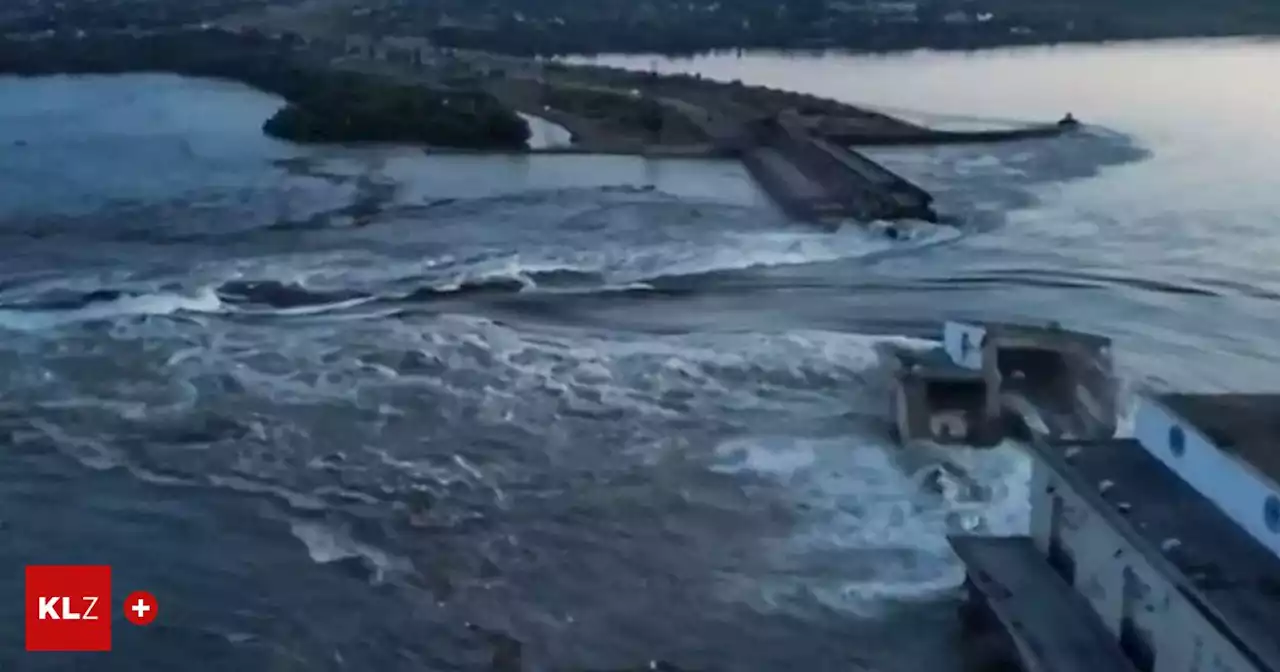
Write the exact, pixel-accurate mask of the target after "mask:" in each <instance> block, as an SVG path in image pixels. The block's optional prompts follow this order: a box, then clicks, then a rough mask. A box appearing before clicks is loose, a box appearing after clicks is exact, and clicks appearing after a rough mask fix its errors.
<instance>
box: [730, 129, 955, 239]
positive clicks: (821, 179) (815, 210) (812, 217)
mask: <svg viewBox="0 0 1280 672" xmlns="http://www.w3.org/2000/svg"><path fill="white" fill-rule="evenodd" d="M738 143H739V146H738V153H739V156H740V157H741V158H742V161H743V163H744V164H745V165H746V167H747V170H748V171H750V173H751V175H752V177H753V178H754V179H755V180H756V181H757V182H758V183H759V184H760V186H761V187H762V188H763V189H764V190H765V191H766V192H767V193H768V194H769V196H770V197H771V198H772V199H773V200H774V201H775V202H776V203H777V204H778V206H779V207H780V208H782V210H783V211H784V212H786V213H787V215H789V216H791V217H793V218H795V219H800V220H804V221H812V222H818V223H828V224H832V223H838V222H840V221H847V220H850V219H853V220H858V221H864V222H869V221H874V220H892V219H920V220H924V221H930V222H934V221H937V218H938V215H937V213H936V212H935V211H934V209H933V197H932V195H930V194H929V192H927V191H925V190H924V189H921V188H920V187H918V186H916V185H915V184H912V183H911V182H909V181H908V180H906V179H905V178H903V177H901V176H899V175H897V174H895V173H893V172H892V171H890V170H889V169H887V168H885V167H884V166H881V165H880V164H878V163H876V162H875V161H872V160H871V159H869V158H867V157H866V156H863V155H862V154H860V153H858V152H856V151H854V150H852V149H848V148H845V147H842V146H839V145H836V144H834V143H832V142H830V141H828V140H826V139H823V138H821V137H818V136H816V135H813V134H812V133H810V132H809V131H807V130H806V129H804V128H803V127H802V126H800V125H799V124H796V123H792V122H791V121H790V120H788V119H786V118H783V117H767V118H764V119H760V120H755V121H752V122H750V123H748V124H745V125H744V128H743V131H742V134H741V137H740V138H739V139H738Z"/></svg>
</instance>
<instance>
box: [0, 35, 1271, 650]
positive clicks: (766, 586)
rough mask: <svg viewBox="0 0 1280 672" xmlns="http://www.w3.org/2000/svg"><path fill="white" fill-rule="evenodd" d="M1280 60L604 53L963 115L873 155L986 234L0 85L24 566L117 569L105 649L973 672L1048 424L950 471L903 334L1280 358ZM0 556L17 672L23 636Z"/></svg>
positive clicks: (643, 165)
mask: <svg viewBox="0 0 1280 672" xmlns="http://www.w3.org/2000/svg"><path fill="white" fill-rule="evenodd" d="M1278 52H1280V46H1278V45H1275V44H1268V43H1261V42H1211V43H1205V42H1178V43H1158V44H1130V45H1122V46H1075V47H1065V48H1058V49H1029V50H1003V51H993V52H987V53H982V54H977V55H964V54H931V53H916V54H909V55H901V56H889V57H865V56H860V57H854V56H837V55H830V56H783V55H769V54H756V55H749V56H746V57H743V58H735V57H723V56H712V57H705V58H700V59H696V60H693V61H655V59H653V58H650V57H637V58H632V59H609V60H611V61H612V62H615V63H618V62H626V63H630V64H635V65H637V66H638V67H642V68H646V69H647V68H649V67H651V66H652V65H654V64H655V63H656V65H657V66H658V67H660V68H662V69H689V68H696V69H697V70H698V71H700V72H703V73H704V74H705V75H707V76H712V77H723V78H727V79H734V78H738V79H742V80H744V81H749V82H755V83H765V84H770V83H771V84H774V85H785V86H788V87H792V88H803V89H806V90H809V91H813V92H816V93H822V94H826V95H832V96H835V97H839V98H842V99H845V100H849V101H854V102H863V103H868V104H873V105H877V106H883V107H884V108H885V109H888V110H896V111H903V110H906V111H909V112H910V113H911V114H913V115H917V116H920V117H922V118H927V119H930V120H934V121H936V122H937V123H943V124H958V123H973V122H974V121H975V119H976V120H978V121H982V122H987V121H990V122H992V123H1004V122H1007V121H1023V120H1027V121H1034V120H1050V119H1056V118H1058V117H1059V116H1061V115H1062V114H1063V113H1064V112H1066V111H1068V110H1070V111H1071V112H1073V113H1074V114H1075V115H1076V116H1077V117H1079V118H1080V119H1082V120H1083V121H1085V122H1087V123H1089V124H1090V126H1089V128H1088V129H1087V131H1086V132H1085V133H1083V134H1081V135H1076V136H1069V137H1062V138H1057V139H1052V140H1042V141H1034V142H1028V143H1022V144H1012V145H1003V146H997V147H978V146H974V147H947V148H942V149H931V148H913V149H892V150H883V149H882V150H876V151H875V152H874V155H875V156H876V157H877V158H879V159H882V160H883V161H885V162H886V163H887V164H889V165H890V166H891V167H892V168H893V169H895V170H897V171H899V172H901V173H903V174H904V175H906V176H908V177H910V178H912V179H914V180H917V181H919V182H920V183H921V184H922V185H924V186H926V187H927V188H929V189H931V190H933V191H934V192H935V193H936V194H937V195H938V197H939V205H940V209H941V210H943V211H944V213H946V214H947V215H948V216H949V217H950V218H951V219H952V220H953V221H955V222H956V223H957V224H956V225H954V226H950V225H949V226H935V225H929V224H924V223H919V224H915V225H911V226H909V227H908V232H909V235H908V236H906V237H905V239H902V240H890V239H888V238H886V237H885V236H883V235H880V234H878V233H876V232H875V231H874V230H868V229H867V228H866V227H863V226H861V225H856V224H853V225H849V226H847V227H844V228H842V229H841V230H839V231H836V232H825V231H817V230H813V229H811V228H807V227H804V226H801V225H798V224H792V223H789V222H787V221H786V220H785V218H784V217H782V216H781V215H780V214H778V213H777V212H776V210H775V209H774V208H773V207H772V206H771V205H770V204H769V203H768V201H767V199H766V198H765V197H764V196H763V195H762V194H761V192H760V191H759V190H758V189H757V188H756V187H755V186H754V185H752V184H751V182H750V180H749V179H748V177H747V176H746V174H745V172H744V171H743V170H742V169H741V168H740V167H739V166H737V165H734V164H731V163H721V162H711V161H671V160H665V161H658V160H643V159H639V158H627V157H590V156H510V157H501V158H497V157H478V156H451V157H443V156H426V155H424V154H423V153H422V152H420V151H418V150H415V149H411V148H387V147H383V148H359V149H357V148H341V147H329V148H299V147H294V146H290V145H287V144H284V143H279V142H276V141H274V140H271V139H269V138H265V137H263V136H262V135H261V133H260V130H259V128H260V125H261V122H262V119H264V118H265V117H266V116H269V115H270V113H271V112H272V111H273V110H274V109H275V108H276V107H277V106H278V105H279V100H278V99H275V98H273V97H271V96H266V95H263V94H260V93H257V92H254V91H251V90H248V89H244V88H242V87H238V86H233V85H229V84H223V83H209V82H201V81H192V80H183V79H179V78H174V77H162V76H152V75H147V76H130V77H116V78H48V79H39V80H0V148H3V151H2V152H0V170H3V173H4V175H5V176H6V180H5V181H4V182H3V183H0V239H3V243H2V244H0V250H3V252H0V254H3V255H4V259H3V263H2V264H0V361H2V362H3V369H2V370H3V371H4V378H3V381H4V394H3V395H0V432H2V433H0V436H3V437H5V439H4V441H5V445H4V452H3V453H0V535H3V536H4V539H5V542H6V543H5V544H3V545H0V559H2V560H3V561H4V563H5V564H6V566H10V567H17V566H19V565H22V564H30V563H44V564H49V563H109V564H112V565H113V566H114V568H115V576H114V579H113V584H114V586H115V590H116V591H117V599H119V598H120V597H122V596H123V594H124V593H125V592H128V591H130V590H135V589H146V590H150V591H151V592H153V593H154V594H155V595H156V597H157V600H158V602H159V604H160V616H159V619H158V620H157V622H156V623H155V624H154V625H152V626H150V627H148V628H145V629H142V628H133V627H130V626H128V625H127V624H126V623H125V622H124V621H123V619H118V620H117V622H116V631H115V645H116V649H117V652H116V653H114V654H112V655H111V656H110V657H104V658H102V659H101V664H100V665H97V666H96V667H95V669H103V670H115V669H119V670H126V669H127V670H134V669H140V668H145V667H155V668H158V669H176V668H181V669H186V670H215V669H217V670H221V669H228V668H230V667H232V666H241V667H244V668H246V669H272V670H342V669H383V670H414V671H415V672H418V671H421V670H436V669H439V670H445V669H448V670H458V669H476V670H482V669H488V664H489V656H490V653H491V651H492V648H493V644H492V642H491V641H489V640H488V639H487V638H486V637H483V636H481V635H480V634H479V633H477V632H475V631H473V630H471V629H468V628H467V627H465V623H466V622H468V621H470V622H474V623H478V624H481V625H482V626H483V627H485V628H487V629H489V630H497V631H502V632H505V633H507V635H508V636H510V637H513V638H516V639H519V640H521V641H522V642H524V645H525V654H526V657H527V658H528V660H529V668H530V669H539V670H570V669H610V668H615V669H616V668H621V667H627V666H637V665H642V664H645V663H646V662H647V661H649V660H651V659H665V660H670V661H672V662H674V663H677V664H680V665H683V666H686V667H688V668H693V669H698V668H714V669H723V670H775V669H824V670H825V669H867V670H875V671H878V672H896V671H898V670H901V671H903V672H907V671H915V670H921V669H928V670H937V671H939V672H946V671H948V670H953V669H956V664H957V661H956V660H955V655H954V653H955V647H954V637H956V636H957V633H956V632H955V629H954V619H953V614H954V608H955V604H956V590H955V589H956V586H957V584H958V583H959V581H960V578H961V576H962V572H961V568H960V567H959V566H958V564H957V563H956V561H955V560H954V558H953V557H952V556H951V554H950V552H949V551H948V549H947V546H946V543H945V539H944V535H945V534H946V533H947V532H948V531H949V530H954V529H957V527H958V526H964V527H971V526H973V525H975V524H980V525H983V526H984V527H985V528H986V529H988V530H991V531H994V532H1006V533H1015V532H1018V531H1020V530H1022V529H1025V526H1026V522H1027V521H1026V499H1025V498H1026V487H1027V471H1028V468H1027V464H1026V460H1025V459H1024V458H1023V457H1022V456H1021V455H1020V454H1019V452H1018V450H1017V447H1016V446H1012V445H1003V446H1001V447H999V448H997V449H995V450H993V451H987V452H972V453H969V452H965V453H962V454H961V455H960V456H959V459H961V460H963V461H965V462H966V463H967V464H968V466H969V468H970V469H971V471H972V472H973V473H974V474H975V475H976V476H977V477H978V478H979V479H980V480H982V481H983V482H984V483H986V484H987V485H989V486H990V491H991V492H990V496H989V498H986V499H983V500H981V501H962V500H958V499H956V498H955V497H953V496H951V495H950V494H948V495H947V496H943V497H930V496H927V495H925V494H922V491H921V489H920V488H919V487H918V483H917V481H918V479H919V477H920V475H907V474H903V473H901V472H900V471H898V469H897V468H895V466H894V465H893V464H892V463H891V462H890V460H889V459H888V457H887V453H886V450H885V448H886V442H885V439H884V429H883V428H884V421H885V406H886V403H885V402H886V400H885V398H884V397H885V391H886V387H885V381H884V380H883V379H881V378H880V377H879V376H878V375H877V374H876V373H875V371H874V367H873V364H874V361H875V356H874V347H875V345H876V344H878V343H882V342H885V341H897V342H909V343H916V342H920V340H919V339H921V338H924V337H928V336H930V335H931V334H932V333H933V332H934V330H935V329H936V327H937V324H938V322H939V321H940V320H942V319H946V318H950V317H970V318H977V319H1029V318H1038V319H1058V320H1060V321H1062V322H1063V323H1064V324H1066V325H1067V326H1071V327H1076V328H1083V329H1089V330H1093V331H1097V332H1100V333H1104V334H1107V335H1110V336H1112V337H1113V338H1115V339H1116V341H1117V344H1118V347H1117V350H1118V359H1119V365H1120V366H1121V368H1122V372H1123V373H1124V375H1125V379H1126V384H1127V385H1128V386H1129V387H1131V388H1138V387H1159V388H1167V387H1191V388H1194V389H1202V390H1204V389H1208V390H1221V389H1229V388H1230V389H1259V388H1263V387H1266V386H1267V385H1268V383H1269V382H1270V381H1272V380H1274V379H1275V377H1276V373H1277V364H1278V362H1277V355H1276V354H1275V348H1274V347H1273V345H1272V344H1273V334H1275V333H1276V329H1277V326H1278V323H1280V316H1278V314H1277V311H1276V309H1275V307H1276V303H1275V300H1276V297H1277V292H1280V271H1277V270H1276V269H1275V264H1274V261H1273V260H1274V259H1275V258H1276V248H1277V245H1278V243H1277V240H1278V239H1277V236H1276V235H1275V234H1274V233H1273V231H1274V230H1275V228H1276V227H1277V226H1278V225H1280V214H1278V213H1277V208H1276V207H1275V206H1276V197H1275V196H1274V188H1273V187H1272V186H1271V184H1270V182H1271V179H1270V176H1272V175H1274V174H1276V172H1277V169H1280V135H1278V133H1280V132H1278V131H1277V129H1276V128H1275V126H1274V125H1273V124H1271V120H1272V119H1274V117H1275V113H1276V111H1277V109H1276V106H1277V105H1278V104H1280V103H1278V102H1277V101H1280V98H1278V97H1277V96H1275V91H1274V87H1272V86H1269V85H1266V84H1265V82H1266V81H1269V79H1267V77H1266V73H1265V71H1264V69H1263V68H1264V64H1265V63H1273V62H1275V60H1276V58H1277V56H1280V53H1278ZM19 576H20V572H17V571H14V572H9V573H6V574H5V575H4V576H3V577H0V605H5V606H4V607H2V608H4V609H8V610H9V611H8V612H7V613H6V616H7V618H6V620H5V622H6V623H8V624H9V625H8V626H6V627H5V628H3V629H0V668H4V669H11V668H12V669H23V670H45V669H64V668H62V667H59V666H60V665H66V664H68V663H69V662H71V659H64V658H60V657H58V656H53V657H44V656H41V657H30V656H27V655H25V654H21V653H18V652H19V651H20V650H21V638H22V632H21V628H20V626H19V624H20V623H21V616H20V615H19V607H18V605H19V604H20V603H21V599H20V595H21V592H22V586H21V581H20V579H19V578H18V577H19Z"/></svg>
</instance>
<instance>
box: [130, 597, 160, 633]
mask: <svg viewBox="0 0 1280 672" xmlns="http://www.w3.org/2000/svg"><path fill="white" fill-rule="evenodd" d="M159 610H160V605H159V604H157V603H156V597H155V596H154V595H152V594H151V593H148V592H147V591H145V590H139V591H137V592H134V593H129V597H126V598H124V617H125V618H127V619H129V622H130V623H132V624H134V625H148V624H149V623H151V621H154V620H156V612H158V611H159Z"/></svg>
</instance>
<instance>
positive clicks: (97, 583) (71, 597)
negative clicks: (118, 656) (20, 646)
mask: <svg viewBox="0 0 1280 672" xmlns="http://www.w3.org/2000/svg"><path fill="white" fill-rule="evenodd" d="M26 622H27V650H28V651H110V650H111V567H109V566H105V565H28V566H27V582H26Z"/></svg>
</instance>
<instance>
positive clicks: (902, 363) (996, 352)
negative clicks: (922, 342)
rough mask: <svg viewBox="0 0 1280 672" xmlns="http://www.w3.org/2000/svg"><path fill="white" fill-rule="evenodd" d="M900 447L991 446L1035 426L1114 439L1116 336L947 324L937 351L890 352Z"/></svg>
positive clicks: (1050, 326) (1076, 435)
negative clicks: (931, 444) (1113, 342)
mask: <svg viewBox="0 0 1280 672" xmlns="http://www.w3.org/2000/svg"><path fill="white" fill-rule="evenodd" d="M887 363H888V365H889V366H890V369H891V371H892V372H893V379H894V388H895V389H894V393H893V402H892V405H893V413H894V416H893V417H894V429H895V431H896V433H897V438H898V440H899V441H900V442H902V443H911V442H914V441H933V442H935V443H943V444H957V443H962V444H969V445H977V446H990V445H994V444H996V443H999V441H1000V440H1002V439H1003V438H1004V437H1006V436H1009V435H1014V436H1024V435H1025V434H1027V433H1028V432H1030V433H1035V434H1042V435H1049V436H1055V437H1073V438H1081V439H1084V438H1109V437H1111V436H1113V435H1114V434H1115V430H1116V421H1117V416H1118V409H1117V399H1116V397H1117V393H1116V383H1115V379H1114V376H1113V373H1112V361H1111V342H1110V340H1109V339H1106V338H1103V337H1100V336H1094V335H1091V334H1082V333H1078V332H1073V331H1068V330H1065V329H1063V328H1062V327H1061V326H1060V325H1057V324H1056V323H1050V324H1047V325H1043V326H1024V325H1004V324H976V323H965V322H948V323H947V324H946V325H945V326H944V328H943V344H942V345H941V346H940V347H938V348H935V349H933V350H929V351H924V352H921V351H918V350H904V349H898V350H892V351H890V352H889V357H888V362H887Z"/></svg>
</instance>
